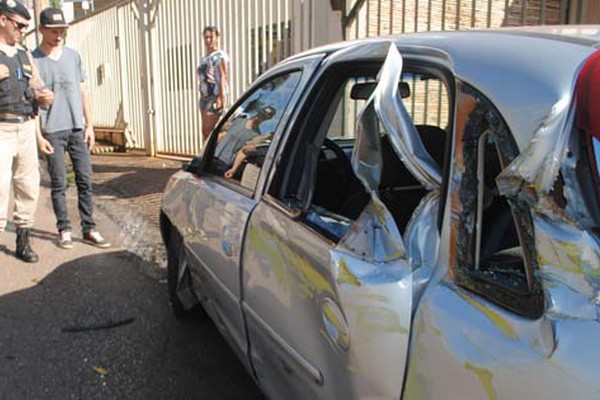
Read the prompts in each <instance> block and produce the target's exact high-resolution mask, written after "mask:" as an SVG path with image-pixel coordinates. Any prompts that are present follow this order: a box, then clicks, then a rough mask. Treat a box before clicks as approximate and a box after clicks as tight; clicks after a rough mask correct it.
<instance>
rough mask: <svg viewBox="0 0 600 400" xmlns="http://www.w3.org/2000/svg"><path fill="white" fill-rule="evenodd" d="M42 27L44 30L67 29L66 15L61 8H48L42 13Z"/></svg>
mask: <svg viewBox="0 0 600 400" xmlns="http://www.w3.org/2000/svg"><path fill="white" fill-rule="evenodd" d="M40 25H41V26H43V27H44V28H67V27H68V26H69V24H67V21H65V15H64V14H63V12H62V10H61V9H60V8H54V7H48V8H46V9H44V10H43V11H42V12H41V13H40Z"/></svg>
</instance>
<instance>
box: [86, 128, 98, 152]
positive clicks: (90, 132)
mask: <svg viewBox="0 0 600 400" xmlns="http://www.w3.org/2000/svg"><path fill="white" fill-rule="evenodd" d="M83 138H84V140H85V142H86V143H87V145H88V149H89V150H90V152H91V151H92V150H94V145H95V144H96V137H95V136H94V127H93V126H92V125H88V126H86V127H85V132H84V136H83Z"/></svg>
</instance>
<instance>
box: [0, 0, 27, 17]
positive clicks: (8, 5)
mask: <svg viewBox="0 0 600 400" xmlns="http://www.w3.org/2000/svg"><path fill="white" fill-rule="evenodd" d="M0 13H3V14H15V15H19V16H21V17H23V18H25V19H26V20H27V21H29V20H30V19H31V14H29V11H27V8H25V6H24V5H23V4H21V3H19V2H18V1H17V0H0Z"/></svg>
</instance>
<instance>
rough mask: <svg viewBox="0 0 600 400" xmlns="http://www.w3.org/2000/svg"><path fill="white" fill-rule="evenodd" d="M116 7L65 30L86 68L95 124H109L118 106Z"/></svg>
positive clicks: (68, 42) (119, 94)
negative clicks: (67, 30) (67, 31)
mask: <svg viewBox="0 0 600 400" xmlns="http://www.w3.org/2000/svg"><path fill="white" fill-rule="evenodd" d="M118 32H119V30H118V20H117V9H116V8H111V9H108V10H105V11H103V12H101V13H99V14H97V15H96V16H95V17H94V18H93V19H89V20H86V23H83V24H75V25H73V26H72V27H71V28H70V29H69V33H68V36H67V45H69V46H72V47H74V48H75V49H77V50H78V51H79V52H80V53H81V56H82V58H83V60H84V65H85V68H86V69H87V76H88V80H87V85H88V88H89V92H90V100H91V102H92V104H93V120H94V123H95V124H96V125H105V126H113V125H114V124H115V122H116V120H117V116H118V115H119V108H120V105H121V79H120V78H121V76H120V67H119V51H118V49H117V46H116V38H117V37H118Z"/></svg>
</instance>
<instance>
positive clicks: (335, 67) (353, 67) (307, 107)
mask: <svg viewBox="0 0 600 400" xmlns="http://www.w3.org/2000/svg"><path fill="white" fill-rule="evenodd" d="M384 61H385V59H384V58H380V57H373V58H363V59H360V60H356V61H350V60H344V61H340V62H337V63H334V64H330V65H328V66H327V68H326V70H324V71H321V73H320V75H319V77H318V79H316V80H315V82H314V84H313V86H312V87H311V88H310V90H309V91H308V95H307V97H306V98H307V99H320V98H322V96H324V95H323V93H322V92H323V91H324V90H328V92H329V93H328V96H329V97H331V98H334V97H335V95H336V90H337V88H338V87H337V86H336V85H335V84H327V83H325V84H324V82H327V81H328V78H329V77H331V76H332V75H333V76H336V75H337V74H338V73H339V72H340V71H342V70H345V71H346V72H347V71H355V73H358V72H359V71H360V72H362V73H363V75H367V72H366V71H367V70H368V69H371V70H372V71H373V75H374V76H376V75H377V73H378V71H379V70H380V68H381V66H382V65H383V62H384ZM404 62H405V65H406V66H405V69H406V70H408V71H410V72H412V73H420V74H429V75H433V76H435V77H437V78H438V79H439V81H440V82H442V83H443V84H444V86H445V90H446V93H447V96H448V102H449V104H448V110H449V111H448V113H449V115H448V124H449V126H448V127H447V128H446V129H445V130H446V133H447V136H446V140H445V143H444V161H443V165H440V168H441V169H442V171H443V182H442V187H441V192H442V193H441V201H440V205H443V204H445V203H444V201H445V198H446V195H447V194H446V191H447V187H448V177H449V174H450V157H449V155H450V151H451V148H452V127H453V126H454V118H455V116H454V108H455V85H454V75H453V74H452V72H451V71H450V70H449V69H448V68H447V66H446V65H444V64H443V63H438V62H435V61H432V60H431V58H427V59H422V58H420V57H418V56H415V55H414V54H410V55H408V56H407V57H406V58H405V59H404ZM350 76H351V72H349V73H348V74H346V75H344V77H343V78H341V82H344V81H345V80H346V79H348V78H349V77H350ZM332 89H333V90H332ZM315 108H317V105H316V104H314V103H311V102H309V101H304V102H303V104H302V107H301V108H300V110H299V111H298V112H299V113H300V114H302V115H306V116H309V117H310V118H308V117H307V118H305V121H303V122H302V123H301V124H296V126H293V127H290V129H291V130H292V131H293V132H295V133H296V135H295V138H296V139H295V140H299V139H298V137H299V136H300V133H301V132H303V131H306V129H307V128H306V126H307V124H308V123H309V122H308V121H309V120H312V119H313V117H314V116H315V115H316V114H315V111H314V109H315ZM328 109H329V108H327V110H328ZM327 110H322V111H321V112H320V114H317V115H319V116H320V119H319V121H322V120H323V117H324V116H325V114H327ZM413 122H414V121H413ZM319 129H320V128H318V129H313V130H312V131H313V135H316V132H317V131H318V130H319ZM286 146H290V144H289V143H288V144H286ZM291 147H292V151H291V153H287V154H285V155H284V156H283V157H284V158H286V159H287V160H292V159H293V158H295V157H296V156H297V155H296V152H297V151H298V147H299V146H298V145H296V144H293V145H291ZM282 151H284V152H285V149H283V150H282ZM280 152H281V151H280ZM280 156H281V154H280ZM288 162H289V164H288V165H286V169H287V171H286V172H285V173H284V174H285V177H284V180H286V179H288V177H289V175H290V174H291V171H290V170H291V169H293V167H292V164H293V163H292V162H291V161H288ZM312 172H313V173H316V171H314V170H313V171H312ZM270 183H272V182H270ZM285 185H286V183H283V184H282V186H285ZM313 194H314V193H312V191H311V193H308V194H307V195H306V196H305V198H304V199H303V201H301V202H300V203H301V206H299V207H297V208H296V207H290V206H289V205H288V204H286V203H285V202H284V201H283V200H281V199H280V198H278V197H277V196H275V195H273V194H272V193H271V188H270V186H266V187H265V199H266V200H267V201H268V202H269V203H270V204H271V205H272V206H274V207H276V208H277V209H279V210H280V211H282V212H284V213H286V214H288V215H289V216H290V217H292V218H295V219H301V218H303V216H305V215H306V213H307V207H309V206H310V204H311V201H312V196H313ZM444 212H445V207H443V206H440V207H439V210H438V218H437V225H438V231H441V226H442V222H443V216H444ZM304 225H305V226H307V227H308V228H310V229H311V230H313V231H314V232H316V233H318V234H319V235H320V236H322V237H324V238H325V239H326V240H329V241H331V242H336V241H337V240H339V239H340V238H337V237H332V236H330V235H328V234H327V233H326V232H323V231H322V230H320V229H316V228H314V227H313V226H312V225H311V224H308V223H304Z"/></svg>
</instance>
